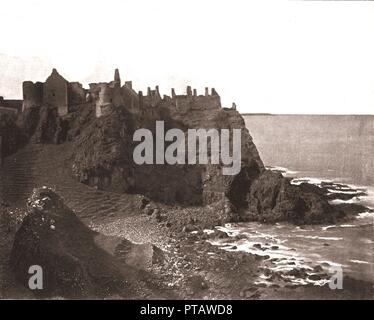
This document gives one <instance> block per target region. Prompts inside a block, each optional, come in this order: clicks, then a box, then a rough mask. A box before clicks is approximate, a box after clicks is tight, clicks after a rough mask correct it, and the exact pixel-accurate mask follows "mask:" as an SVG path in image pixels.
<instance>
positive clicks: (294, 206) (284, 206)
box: [246, 170, 344, 224]
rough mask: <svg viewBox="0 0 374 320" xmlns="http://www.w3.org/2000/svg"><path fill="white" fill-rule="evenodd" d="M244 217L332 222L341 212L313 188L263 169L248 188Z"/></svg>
mask: <svg viewBox="0 0 374 320" xmlns="http://www.w3.org/2000/svg"><path fill="white" fill-rule="evenodd" d="M247 201H248V213H247V216H246V219H249V220H258V221H263V222H275V221H288V222H292V223H295V224H305V223H311V224H315V223H333V222H335V221H336V219H337V218H341V217H342V216H343V215H344V213H342V212H340V211H338V210H336V209H335V208H333V207H332V206H331V205H330V204H329V203H328V202H327V200H326V199H325V198H324V197H323V195H321V194H320V193H318V192H316V191H315V190H314V189H312V188H310V189H307V188H305V186H304V187H300V186H296V185H292V184H291V183H290V182H289V180H288V179H286V178H284V177H283V176H282V174H281V173H279V172H272V171H269V170H267V171H265V172H263V173H262V174H261V175H260V176H259V178H258V179H256V180H255V181H254V182H253V184H252V185H251V187H250V189H249V194H248V198H247Z"/></svg>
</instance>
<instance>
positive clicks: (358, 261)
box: [349, 260, 370, 264]
mask: <svg viewBox="0 0 374 320" xmlns="http://www.w3.org/2000/svg"><path fill="white" fill-rule="evenodd" d="M349 261H351V262H353V263H358V264H370V262H367V261H362V260H349Z"/></svg>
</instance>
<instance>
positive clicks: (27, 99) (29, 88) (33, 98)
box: [22, 81, 43, 112]
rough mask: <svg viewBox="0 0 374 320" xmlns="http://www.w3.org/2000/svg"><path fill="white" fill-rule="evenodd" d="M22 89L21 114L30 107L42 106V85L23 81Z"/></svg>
mask: <svg viewBox="0 0 374 320" xmlns="http://www.w3.org/2000/svg"><path fill="white" fill-rule="evenodd" d="M22 89H23V103H22V112H23V111H25V110H26V109H28V108H31V107H40V106H41V105H42V104H43V83H41V82H36V83H33V82H31V81H25V82H23V84H22Z"/></svg>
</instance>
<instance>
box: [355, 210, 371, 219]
mask: <svg viewBox="0 0 374 320" xmlns="http://www.w3.org/2000/svg"><path fill="white" fill-rule="evenodd" d="M357 218H358V219H365V218H372V219H374V212H368V211H367V212H362V213H359V214H358V216H357Z"/></svg>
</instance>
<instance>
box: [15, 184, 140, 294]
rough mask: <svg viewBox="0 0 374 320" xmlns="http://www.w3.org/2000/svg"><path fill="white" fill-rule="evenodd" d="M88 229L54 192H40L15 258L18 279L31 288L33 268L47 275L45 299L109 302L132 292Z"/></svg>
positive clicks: (17, 237) (30, 208)
mask: <svg viewBox="0 0 374 320" xmlns="http://www.w3.org/2000/svg"><path fill="white" fill-rule="evenodd" d="M95 235H96V232H94V231H92V230H90V229H89V228H88V227H86V226H85V225H84V224H83V223H82V222H81V221H80V220H79V219H78V218H77V217H76V215H75V214H74V212H73V211H72V210H70V209H69V208H68V207H67V206H66V205H65V204H64V203H63V201H62V199H61V198H60V197H59V196H58V195H57V194H56V193H55V192H53V190H51V189H49V188H40V189H35V190H34V193H33V195H32V196H31V198H30V199H29V201H28V212H27V215H26V217H25V218H24V220H23V223H22V225H21V227H20V229H19V230H18V231H17V233H16V235H15V239H14V244H13V248H12V252H11V259H10V263H11V268H12V269H13V271H14V273H15V276H16V279H17V280H18V281H19V282H20V283H22V284H23V285H24V286H25V287H27V288H28V287H29V279H30V277H31V276H32V274H29V268H30V267H31V266H33V265H37V266H40V267H41V268H42V270H43V289H41V290H33V291H34V293H35V294H36V295H38V296H42V297H68V298H82V297H104V296H110V295H112V294H120V293H121V292H122V293H123V292H127V293H129V291H131V289H130V288H129V287H128V285H127V283H126V279H134V277H133V276H129V275H130V273H131V267H129V269H128V272H129V273H128V274H126V273H124V271H123V266H122V269H121V267H120V265H119V264H118V263H117V261H116V260H115V259H114V258H113V256H111V255H110V254H108V253H107V252H105V251H104V250H102V249H101V248H99V247H98V246H97V245H96V244H95V242H94V237H95Z"/></svg>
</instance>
